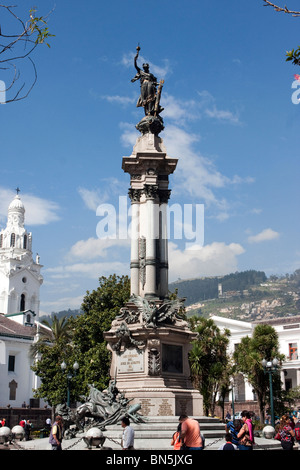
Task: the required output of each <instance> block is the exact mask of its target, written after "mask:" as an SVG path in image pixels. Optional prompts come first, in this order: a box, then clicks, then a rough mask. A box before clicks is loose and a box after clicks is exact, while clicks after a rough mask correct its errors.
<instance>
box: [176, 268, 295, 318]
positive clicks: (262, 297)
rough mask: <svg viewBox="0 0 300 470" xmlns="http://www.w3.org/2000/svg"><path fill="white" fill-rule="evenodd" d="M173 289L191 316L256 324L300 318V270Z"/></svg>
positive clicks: (180, 284) (257, 273) (236, 276)
mask: <svg viewBox="0 0 300 470" xmlns="http://www.w3.org/2000/svg"><path fill="white" fill-rule="evenodd" d="M218 286H219V289H218ZM169 287H170V291H171V292H174V290H175V289H176V288H177V289H178V295H179V297H186V299H187V300H186V302H185V305H186V313H187V315H188V316H192V315H201V316H203V317H205V318H208V317H210V316H211V315H219V316H223V317H226V318H232V319H236V320H243V321H256V320H267V319H274V318H279V317H286V316H294V315H299V314H300V269H298V270H296V271H295V272H294V273H293V274H286V275H285V276H281V277H278V276H270V277H269V278H267V277H266V275H265V273H263V272H260V271H245V272H241V273H234V274H229V275H228V276H224V277H214V278H203V279H191V280H189V281H178V282H175V283H172V284H171V285H170V286H169Z"/></svg>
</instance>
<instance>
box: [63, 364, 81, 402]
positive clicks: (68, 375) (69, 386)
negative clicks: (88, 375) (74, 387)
mask: <svg viewBox="0 0 300 470" xmlns="http://www.w3.org/2000/svg"><path fill="white" fill-rule="evenodd" d="M60 367H61V370H62V371H63V372H65V371H66V369H67V364H66V363H65V361H63V362H62V363H61V365H60ZM78 369H79V364H78V362H77V361H76V362H74V364H73V370H74V373H73V374H72V372H70V371H68V372H67V406H68V407H69V408H70V388H71V380H72V378H73V377H75V376H76V374H77V371H78Z"/></svg>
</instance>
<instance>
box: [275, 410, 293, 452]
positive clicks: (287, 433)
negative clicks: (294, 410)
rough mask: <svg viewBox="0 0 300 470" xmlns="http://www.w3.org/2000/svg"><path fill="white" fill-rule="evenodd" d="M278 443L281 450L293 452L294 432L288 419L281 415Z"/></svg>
mask: <svg viewBox="0 0 300 470" xmlns="http://www.w3.org/2000/svg"><path fill="white" fill-rule="evenodd" d="M279 434H280V438H281V440H280V443H281V447H282V449H283V450H293V445H294V437H295V432H294V431H293V429H292V427H291V423H290V417H289V416H287V415H283V416H282V417H281V419H280V424H279Z"/></svg>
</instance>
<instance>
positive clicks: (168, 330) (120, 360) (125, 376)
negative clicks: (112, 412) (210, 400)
mask: <svg viewBox="0 0 300 470" xmlns="http://www.w3.org/2000/svg"><path fill="white" fill-rule="evenodd" d="M134 308H136V309H137V307H136V306H135V305H134V304H133V303H129V304H128V305H126V306H125V307H124V310H125V311H126V312H127V315H125V314H124V312H123V315H120V316H119V318H118V319H117V320H115V321H114V322H113V323H112V328H111V329H110V330H109V331H108V332H106V333H105V339H106V340H107V341H108V348H109V349H110V350H111V352H112V362H111V371H110V372H111V377H114V378H116V381H117V387H118V389H119V390H120V391H121V392H122V393H124V395H125V396H126V398H127V399H131V398H132V399H133V401H132V403H133V404H135V403H139V404H140V405H141V406H142V408H141V414H142V415H143V416H174V415H178V414H182V413H186V414H189V415H194V416H200V415H202V414H203V406H202V397H201V395H200V393H199V391H198V390H195V389H194V388H193V386H192V383H191V380H190V368H189V362H188V354H189V351H190V349H191V342H192V340H193V339H194V338H195V333H193V332H191V331H190V330H189V328H188V325H187V322H186V321H185V320H183V319H180V318H176V319H175V320H174V321H173V323H172V324H167V323H163V324H159V325H158V326H154V327H153V326H148V325H150V324H149V323H148V324H147V323H145V322H144V323H142V322H141V319H140V317H139V312H138V309H137V310H136V312H134ZM128 311H130V315H129V314H128ZM125 318H126V320H127V321H125Z"/></svg>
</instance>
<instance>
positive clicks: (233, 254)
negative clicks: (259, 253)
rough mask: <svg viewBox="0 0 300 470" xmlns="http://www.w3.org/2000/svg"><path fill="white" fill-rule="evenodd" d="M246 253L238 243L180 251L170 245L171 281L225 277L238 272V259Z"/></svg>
mask: <svg viewBox="0 0 300 470" xmlns="http://www.w3.org/2000/svg"><path fill="white" fill-rule="evenodd" d="M244 252H245V250H244V248H243V247H242V246H241V245H240V244H238V243H230V244H229V245H226V244H225V243H223V242H214V243H211V244H210V245H205V246H203V247H199V248H198V249H196V247H193V249H187V250H180V249H179V248H178V246H177V245H175V244H174V243H169V279H170V282H172V281H175V280H177V279H178V278H182V279H189V278H194V277H202V276H218V275H225V274H228V273H230V272H235V271H237V270H238V259H237V257H238V256H239V255H241V254H243V253H244Z"/></svg>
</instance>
